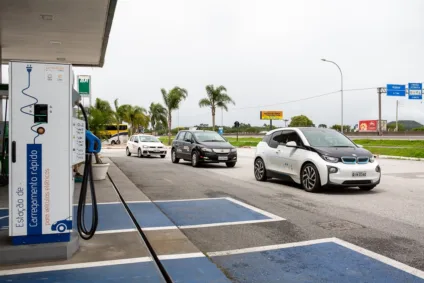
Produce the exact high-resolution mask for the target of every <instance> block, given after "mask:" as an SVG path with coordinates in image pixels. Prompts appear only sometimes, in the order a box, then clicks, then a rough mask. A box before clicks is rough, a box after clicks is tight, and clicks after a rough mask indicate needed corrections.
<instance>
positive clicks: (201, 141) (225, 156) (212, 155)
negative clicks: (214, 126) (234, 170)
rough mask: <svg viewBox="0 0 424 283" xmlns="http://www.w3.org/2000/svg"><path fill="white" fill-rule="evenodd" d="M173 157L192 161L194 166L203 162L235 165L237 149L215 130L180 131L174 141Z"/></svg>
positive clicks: (178, 159) (175, 161)
mask: <svg viewBox="0 0 424 283" xmlns="http://www.w3.org/2000/svg"><path fill="white" fill-rule="evenodd" d="M171 159H172V162H173V163H178V162H179V161H180V159H183V160H185V161H190V162H191V164H192V166H193V167H197V166H199V164H201V163H225V164H226V165H227V167H234V166H235V165H236V162H237V149H236V148H235V147H234V146H232V145H231V144H230V143H229V142H227V141H226V140H225V139H224V138H223V137H221V135H219V134H218V133H216V132H213V131H198V130H196V131H180V132H179V133H178V134H177V136H176V137H175V139H174V141H173V142H172V149H171Z"/></svg>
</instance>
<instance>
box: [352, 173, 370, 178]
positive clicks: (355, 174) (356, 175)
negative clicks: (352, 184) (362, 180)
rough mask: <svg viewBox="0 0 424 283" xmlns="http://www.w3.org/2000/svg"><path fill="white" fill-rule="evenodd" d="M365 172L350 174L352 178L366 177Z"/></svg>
mask: <svg viewBox="0 0 424 283" xmlns="http://www.w3.org/2000/svg"><path fill="white" fill-rule="evenodd" d="M366 176H367V172H352V177H366Z"/></svg>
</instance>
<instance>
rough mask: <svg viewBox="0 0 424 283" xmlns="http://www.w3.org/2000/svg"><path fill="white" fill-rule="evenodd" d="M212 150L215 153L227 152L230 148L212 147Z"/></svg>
mask: <svg viewBox="0 0 424 283" xmlns="http://www.w3.org/2000/svg"><path fill="white" fill-rule="evenodd" d="M213 151H214V152H216V153H229V152H230V149H229V148H214V149H213Z"/></svg>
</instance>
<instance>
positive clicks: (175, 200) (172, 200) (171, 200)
mask: <svg viewBox="0 0 424 283" xmlns="http://www.w3.org/2000/svg"><path fill="white" fill-rule="evenodd" d="M216 199H226V197H220V198H190V199H167V200H154V201H153V202H178V201H197V200H216Z"/></svg>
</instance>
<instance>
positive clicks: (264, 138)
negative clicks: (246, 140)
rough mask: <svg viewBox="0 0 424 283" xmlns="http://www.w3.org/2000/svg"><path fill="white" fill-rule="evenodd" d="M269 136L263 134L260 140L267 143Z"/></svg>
mask: <svg viewBox="0 0 424 283" xmlns="http://www.w3.org/2000/svg"><path fill="white" fill-rule="evenodd" d="M270 138H271V135H265V136H264V137H263V138H262V141H263V142H266V143H268V142H269V139H270Z"/></svg>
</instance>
